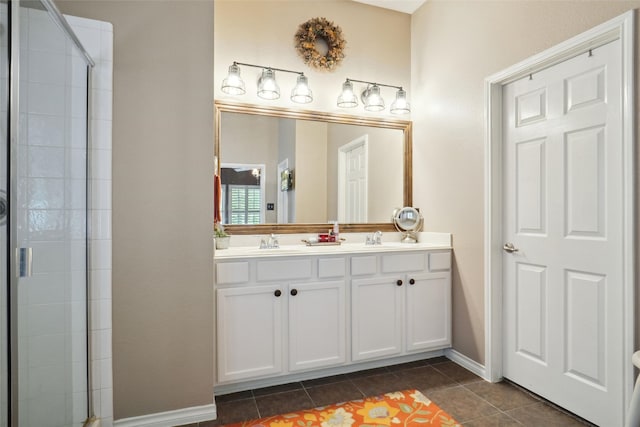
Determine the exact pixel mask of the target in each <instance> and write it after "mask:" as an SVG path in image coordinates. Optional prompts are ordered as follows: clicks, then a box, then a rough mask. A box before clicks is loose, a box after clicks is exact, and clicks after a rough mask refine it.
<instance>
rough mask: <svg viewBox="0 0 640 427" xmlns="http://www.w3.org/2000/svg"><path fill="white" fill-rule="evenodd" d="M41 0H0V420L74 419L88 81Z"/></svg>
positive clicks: (54, 13)
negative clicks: (0, 282)
mask: <svg viewBox="0 0 640 427" xmlns="http://www.w3.org/2000/svg"><path fill="white" fill-rule="evenodd" d="M92 65H93V62H92V60H91V58H90V57H89V55H88V54H87V53H86V51H85V50H84V48H83V47H82V45H81V44H80V42H79V41H78V39H77V37H76V36H75V35H74V34H73V31H72V30H71V28H70V27H69V25H68V24H67V23H66V21H65V20H64V18H63V17H62V16H61V15H60V13H59V12H58V10H57V9H56V7H55V6H54V5H53V3H52V2H51V0H38V1H13V0H12V1H6V0H5V1H1V2H0V132H1V134H2V136H1V137H0V243H1V244H0V257H1V260H2V261H1V262H0V277H1V279H0V280H2V286H0V289H1V291H0V308H1V311H2V312H1V314H0V334H1V336H0V345H1V346H2V348H1V349H0V350H1V351H0V369H1V370H0V382H1V384H0V426H1V427H4V426H12V427H15V426H33V427H36V426H38V427H57V426H82V425H83V424H84V423H85V421H86V420H87V419H88V418H89V416H90V415H91V408H90V404H91V403H90V402H91V399H89V390H90V387H89V384H90V380H89V377H90V375H89V370H88V352H89V348H88V345H87V344H88V338H87V331H88V330H89V328H88V325H87V323H88V316H87V313H88V311H87V310H88V308H87V296H88V295H87V293H88V291H87V289H88V286H87V285H88V274H87V264H88V262H87V259H88V257H87V251H88V244H87V236H88V232H87V223H88V222H87V201H88V186H87V182H88V181H87V173H88V166H87V165H88V155H87V145H88V125H87V118H88V117H89V115H88V105H89V99H88V87H90V86H89V82H90V77H91V66H92Z"/></svg>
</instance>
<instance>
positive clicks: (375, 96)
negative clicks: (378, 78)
mask: <svg viewBox="0 0 640 427" xmlns="http://www.w3.org/2000/svg"><path fill="white" fill-rule="evenodd" d="M365 97H366V100H365V102H364V109H365V110H367V111H382V110H384V99H382V97H381V96H380V86H378V85H373V86H371V87H370V88H369V89H367V90H366V95H365Z"/></svg>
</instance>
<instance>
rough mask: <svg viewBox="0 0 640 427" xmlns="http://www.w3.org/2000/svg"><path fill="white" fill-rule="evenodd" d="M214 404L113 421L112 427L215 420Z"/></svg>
mask: <svg viewBox="0 0 640 427" xmlns="http://www.w3.org/2000/svg"><path fill="white" fill-rule="evenodd" d="M217 416H218V415H217V412H216V404H215V403H212V404H210V405H203V406H192V407H190V408H182V409H176V410H175V411H167V412H158V413H155V414H148V415H141V416H139V417H131V418H123V419H120V420H116V421H114V423H113V425H114V427H173V426H180V425H184V424H193V423H198V422H202V421H209V420H215V419H216V418H217Z"/></svg>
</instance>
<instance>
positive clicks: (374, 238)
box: [365, 231, 382, 245]
mask: <svg viewBox="0 0 640 427" xmlns="http://www.w3.org/2000/svg"><path fill="white" fill-rule="evenodd" d="M365 244H366V245H381V244H382V231H376V232H375V233H373V234H372V235H371V236H367V238H366V240H365Z"/></svg>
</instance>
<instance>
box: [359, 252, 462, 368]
mask: <svg viewBox="0 0 640 427" xmlns="http://www.w3.org/2000/svg"><path fill="white" fill-rule="evenodd" d="M351 262H352V272H351V274H352V277H353V279H352V283H351V292H352V294H351V298H352V304H351V319H352V320H351V330H352V360H354V361H362V360H368V359H377V358H380V357H383V356H393V355H401V354H407V353H411V352H415V351H422V350H433V349H438V348H446V347H449V346H450V345H451V273H450V268H451V267H450V266H451V255H450V252H449V251H439V252H423V251H419V252H409V253H402V254H378V255H376V256H363V257H357V256H354V257H352V259H351ZM363 276H365V277H366V276H369V277H366V278H357V277H363Z"/></svg>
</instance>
